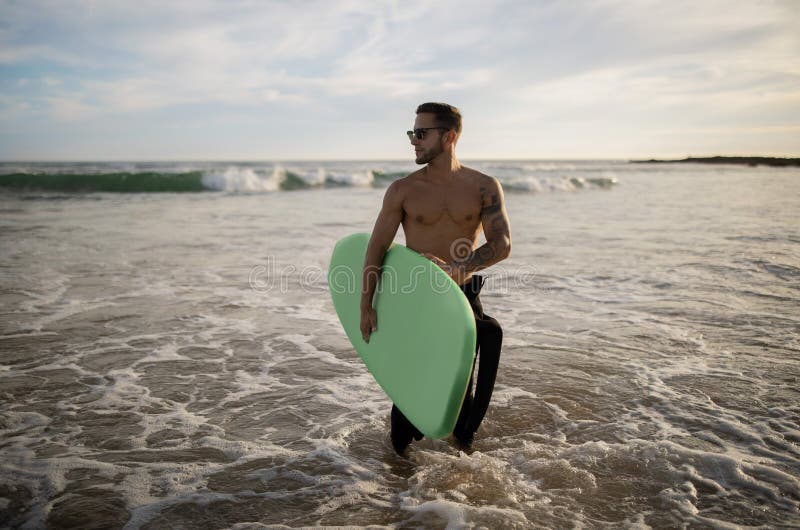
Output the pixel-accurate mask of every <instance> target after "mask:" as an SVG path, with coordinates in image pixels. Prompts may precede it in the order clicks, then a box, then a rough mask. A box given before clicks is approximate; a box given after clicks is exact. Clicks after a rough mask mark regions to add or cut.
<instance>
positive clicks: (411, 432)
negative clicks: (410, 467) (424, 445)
mask: <svg viewBox="0 0 800 530" xmlns="http://www.w3.org/2000/svg"><path fill="white" fill-rule="evenodd" d="M422 436H423V435H422V433H421V432H419V430H418V429H417V428H416V427H414V424H413V423H411V422H410V421H408V418H406V417H405V415H404V414H403V413H402V412H400V409H398V408H397V406H396V405H392V446H393V447H394V450H395V451H397V454H399V455H402V454H403V452H404V451H405V450H406V447H408V444H410V443H411V439H412V438H413V439H415V440H417V441H419V440H422Z"/></svg>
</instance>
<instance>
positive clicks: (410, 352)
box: [328, 233, 476, 438]
mask: <svg viewBox="0 0 800 530" xmlns="http://www.w3.org/2000/svg"><path fill="white" fill-rule="evenodd" d="M369 238H370V235H369V234H363V233H359V234H352V235H350V236H347V237H345V238H343V239H341V240H340V241H339V242H338V243H336V246H335V248H334V250H333V255H332V256H331V261H330V265H329V267H328V288H329V291H330V294H331V298H332V300H333V306H334V308H335V309H336V314H337V315H338V316H339V320H340V321H341V323H342V327H343V328H344V331H345V333H346V334H347V337H348V338H349V339H350V342H351V343H352V344H353V347H354V348H355V350H356V351H357V352H358V354H359V356H360V357H361V359H362V360H363V361H364V364H365V365H366V367H367V369H368V370H369V371H370V373H371V374H372V375H373V376H374V377H375V380H376V381H377V382H378V384H379V385H380V386H381V388H382V389H383V390H384V392H385V393H386V395H387V396H388V397H389V399H391V400H392V402H394V404H395V405H396V406H397V408H399V409H400V411H401V412H402V413H403V414H404V415H405V416H406V418H408V420H409V421H410V422H411V423H413V424H414V426H415V427H416V428H417V429H419V430H420V432H422V433H423V434H424V435H425V436H427V437H429V438H443V437H445V436H447V435H449V434H450V433H451V432H452V431H453V428H454V427H455V424H456V420H457V419H458V413H459V411H460V410H461V404H462V402H463V400H464V395H465V394H466V390H467V383H468V382H469V376H470V372H471V370H472V363H473V360H474V357H475V340H476V330H475V317H474V314H473V312H472V309H471V308H470V305H469V302H468V301H467V298H466V296H464V293H462V292H461V289H459V287H458V285H456V283H455V282H454V281H453V280H452V279H451V278H450V277H449V276H448V275H447V274H446V273H445V272H444V271H443V270H442V269H441V268H439V267H438V266H437V265H436V264H434V263H433V262H431V261H430V260H429V259H427V258H425V257H424V256H422V255H420V254H418V253H417V252H414V251H413V250H411V249H409V248H407V247H405V246H403V245H400V244H397V243H395V244H393V245H392V246H391V247H390V248H389V250H388V251H387V252H386V256H385V257H384V261H383V266H382V271H381V277H380V280H379V282H378V287H377V289H376V292H375V296H374V298H373V307H374V308H375V311H376V313H377V315H378V326H377V328H378V329H377V330H376V331H374V332H373V333H372V334H371V336H370V341H369V343H367V342H365V341H364V339H363V338H362V336H361V329H360V323H361V291H362V271H363V267H364V257H365V255H366V251H367V244H368V243H369Z"/></svg>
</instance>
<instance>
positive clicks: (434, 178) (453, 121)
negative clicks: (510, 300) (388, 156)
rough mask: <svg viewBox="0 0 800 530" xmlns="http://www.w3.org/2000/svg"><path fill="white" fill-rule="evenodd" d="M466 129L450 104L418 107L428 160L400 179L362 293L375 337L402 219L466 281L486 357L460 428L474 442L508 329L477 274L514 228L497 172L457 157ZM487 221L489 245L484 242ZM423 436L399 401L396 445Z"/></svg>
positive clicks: (424, 247)
mask: <svg viewBox="0 0 800 530" xmlns="http://www.w3.org/2000/svg"><path fill="white" fill-rule="evenodd" d="M460 135H461V114H460V112H459V111H458V109H457V108H455V107H453V106H451V105H447V104H445V103H424V104H422V105H420V106H419V107H418V108H417V117H416V119H415V121H414V130H413V131H409V132H408V136H409V139H410V140H411V144H412V145H413V146H414V152H415V153H416V162H417V164H425V167H424V168H422V169H420V170H418V171H415V172H414V173H412V174H410V175H408V176H407V177H405V178H402V179H399V180H396V181H394V182H392V184H391V185H390V186H389V188H388V189H387V190H386V194H385V196H384V199H383V206H382V208H381V211H380V213H379V214H378V218H377V220H376V221H375V227H374V228H373V230H372V236H371V238H370V241H369V245H368V247H367V254H366V258H365V260H364V271H363V285H364V291H363V293H362V298H361V334H362V336H363V338H364V340H365V341H366V342H369V337H370V334H371V333H372V332H374V331H377V329H378V325H379V323H378V321H377V314H376V312H375V310H374V309H373V307H372V298H373V295H374V293H375V289H376V287H377V283H378V278H379V271H380V267H381V264H382V263H383V258H384V255H385V253H386V251H387V250H388V248H389V246H390V245H391V243H392V240H393V239H394V236H395V234H396V233H397V228H398V227H399V226H400V224H401V223H402V225H403V231H404V232H405V236H406V245H407V246H408V247H409V248H411V249H413V250H415V251H417V252H419V253H420V254H422V255H424V256H426V257H427V258H429V259H430V260H432V261H433V262H434V263H436V264H437V265H439V266H440V267H441V268H442V269H443V270H444V271H445V272H446V273H447V274H448V275H449V276H450V277H451V278H453V280H455V282H456V284H458V285H459V286H460V287H461V290H462V291H463V292H464V295H465V296H466V297H467V300H468V301H469V303H470V305H471V307H472V310H473V312H474V313H475V321H476V326H477V332H478V339H477V352H478V353H479V355H480V363H479V369H478V374H477V382H476V389H475V395H474V396H473V393H472V386H473V385H472V380H473V377H474V365H473V375H472V376H471V377H470V381H469V386H468V388H467V394H466V397H465V398H464V403H463V405H462V407H461V412H460V414H459V417H458V421H457V423H456V427H455V429H454V431H453V435H454V436H455V438H456V440H457V441H458V442H459V444H460V446H461V447H462V448H464V449H468V448H469V447H470V445H471V444H472V440H473V437H474V434H475V431H476V430H477V429H478V426H479V425H480V423H481V421H482V420H483V417H484V415H485V414H486V410H487V408H488V406H489V400H490V399H491V396H492V390H493V388H494V381H495V376H496V375H497V366H498V362H499V360H500V345H501V343H502V336H503V335H502V334H503V331H502V329H501V328H500V325H499V324H498V323H497V321H496V320H494V319H493V318H491V317H489V316H487V315H486V314H485V313H483V308H482V306H481V302H480V300H479V298H478V294H479V292H480V289H481V286H482V285H483V278H482V277H481V276H478V275H473V273H474V272H476V271H479V270H482V269H485V268H486V267H489V266H490V265H493V264H495V263H497V262H498V261H501V260H503V259H505V258H506V257H508V255H509V253H510V251H511V235H510V229H509V222H508V215H507V213H506V209H505V205H504V202H503V189H502V187H501V186H500V183H499V182H498V181H497V179H496V178H494V177H489V176H487V175H484V174H483V173H480V172H478V171H475V170H474V169H470V168H468V167H465V166H462V165H461V164H460V163H459V161H458V159H457V158H456V151H455V149H456V143H457V142H458V139H459V137H460ZM481 228H482V229H483V232H484V235H485V237H486V244H484V245H482V246H481V247H479V248H477V249H476V248H475V247H476V245H477V240H478V235H479V234H480V231H481ZM412 438H414V439H416V440H421V439H422V433H420V432H419V431H418V430H417V429H416V427H414V426H413V425H412V424H411V423H410V422H409V421H408V419H407V418H406V417H405V416H404V415H403V413H402V412H400V410H399V409H398V408H397V407H396V406H393V407H392V445H393V446H394V448H395V450H396V451H397V452H398V454H401V455H402V454H403V453H404V451H405V449H406V447H407V446H408V445H409V444H410V443H411V439H412Z"/></svg>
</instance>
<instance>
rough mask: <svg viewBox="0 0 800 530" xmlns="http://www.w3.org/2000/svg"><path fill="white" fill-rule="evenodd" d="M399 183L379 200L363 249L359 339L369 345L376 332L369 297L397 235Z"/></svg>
mask: <svg viewBox="0 0 800 530" xmlns="http://www.w3.org/2000/svg"><path fill="white" fill-rule="evenodd" d="M400 188H401V184H400V182H399V181H394V182H392V183H391V185H390V186H389V188H388V189H387V190H386V194H385V195H384V196H383V206H382V207H381V211H380V213H379V214H378V219H377V220H376V221H375V226H374V228H373V229H372V236H371V237H370V239H369V245H367V255H366V257H365V258H364V270H363V273H362V283H361V285H362V286H363V289H362V291H361V336H362V337H363V338H364V341H365V342H369V336H370V334H372V332H373V331H377V329H378V316H377V314H376V312H375V309H373V307H372V297H373V295H374V294H375V289H376V288H377V286H378V279H379V278H380V273H381V265H382V264H383V258H384V256H385V255H386V251H387V250H389V246H390V245H391V244H392V241H393V240H394V236H395V234H397V228H398V227H399V226H400V223H401V222H402V220H403V195H402V193H401V189H400Z"/></svg>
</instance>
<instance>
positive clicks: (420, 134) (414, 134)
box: [406, 127, 450, 140]
mask: <svg viewBox="0 0 800 530" xmlns="http://www.w3.org/2000/svg"><path fill="white" fill-rule="evenodd" d="M432 129H441V130H443V131H449V130H450V129H449V128H447V127H420V128H419V129H414V130H413V131H406V134H407V135H408V139H409V140H413V139H414V138H416V139H417V140H424V139H425V133H426V132H427V131H430V130H432Z"/></svg>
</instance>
